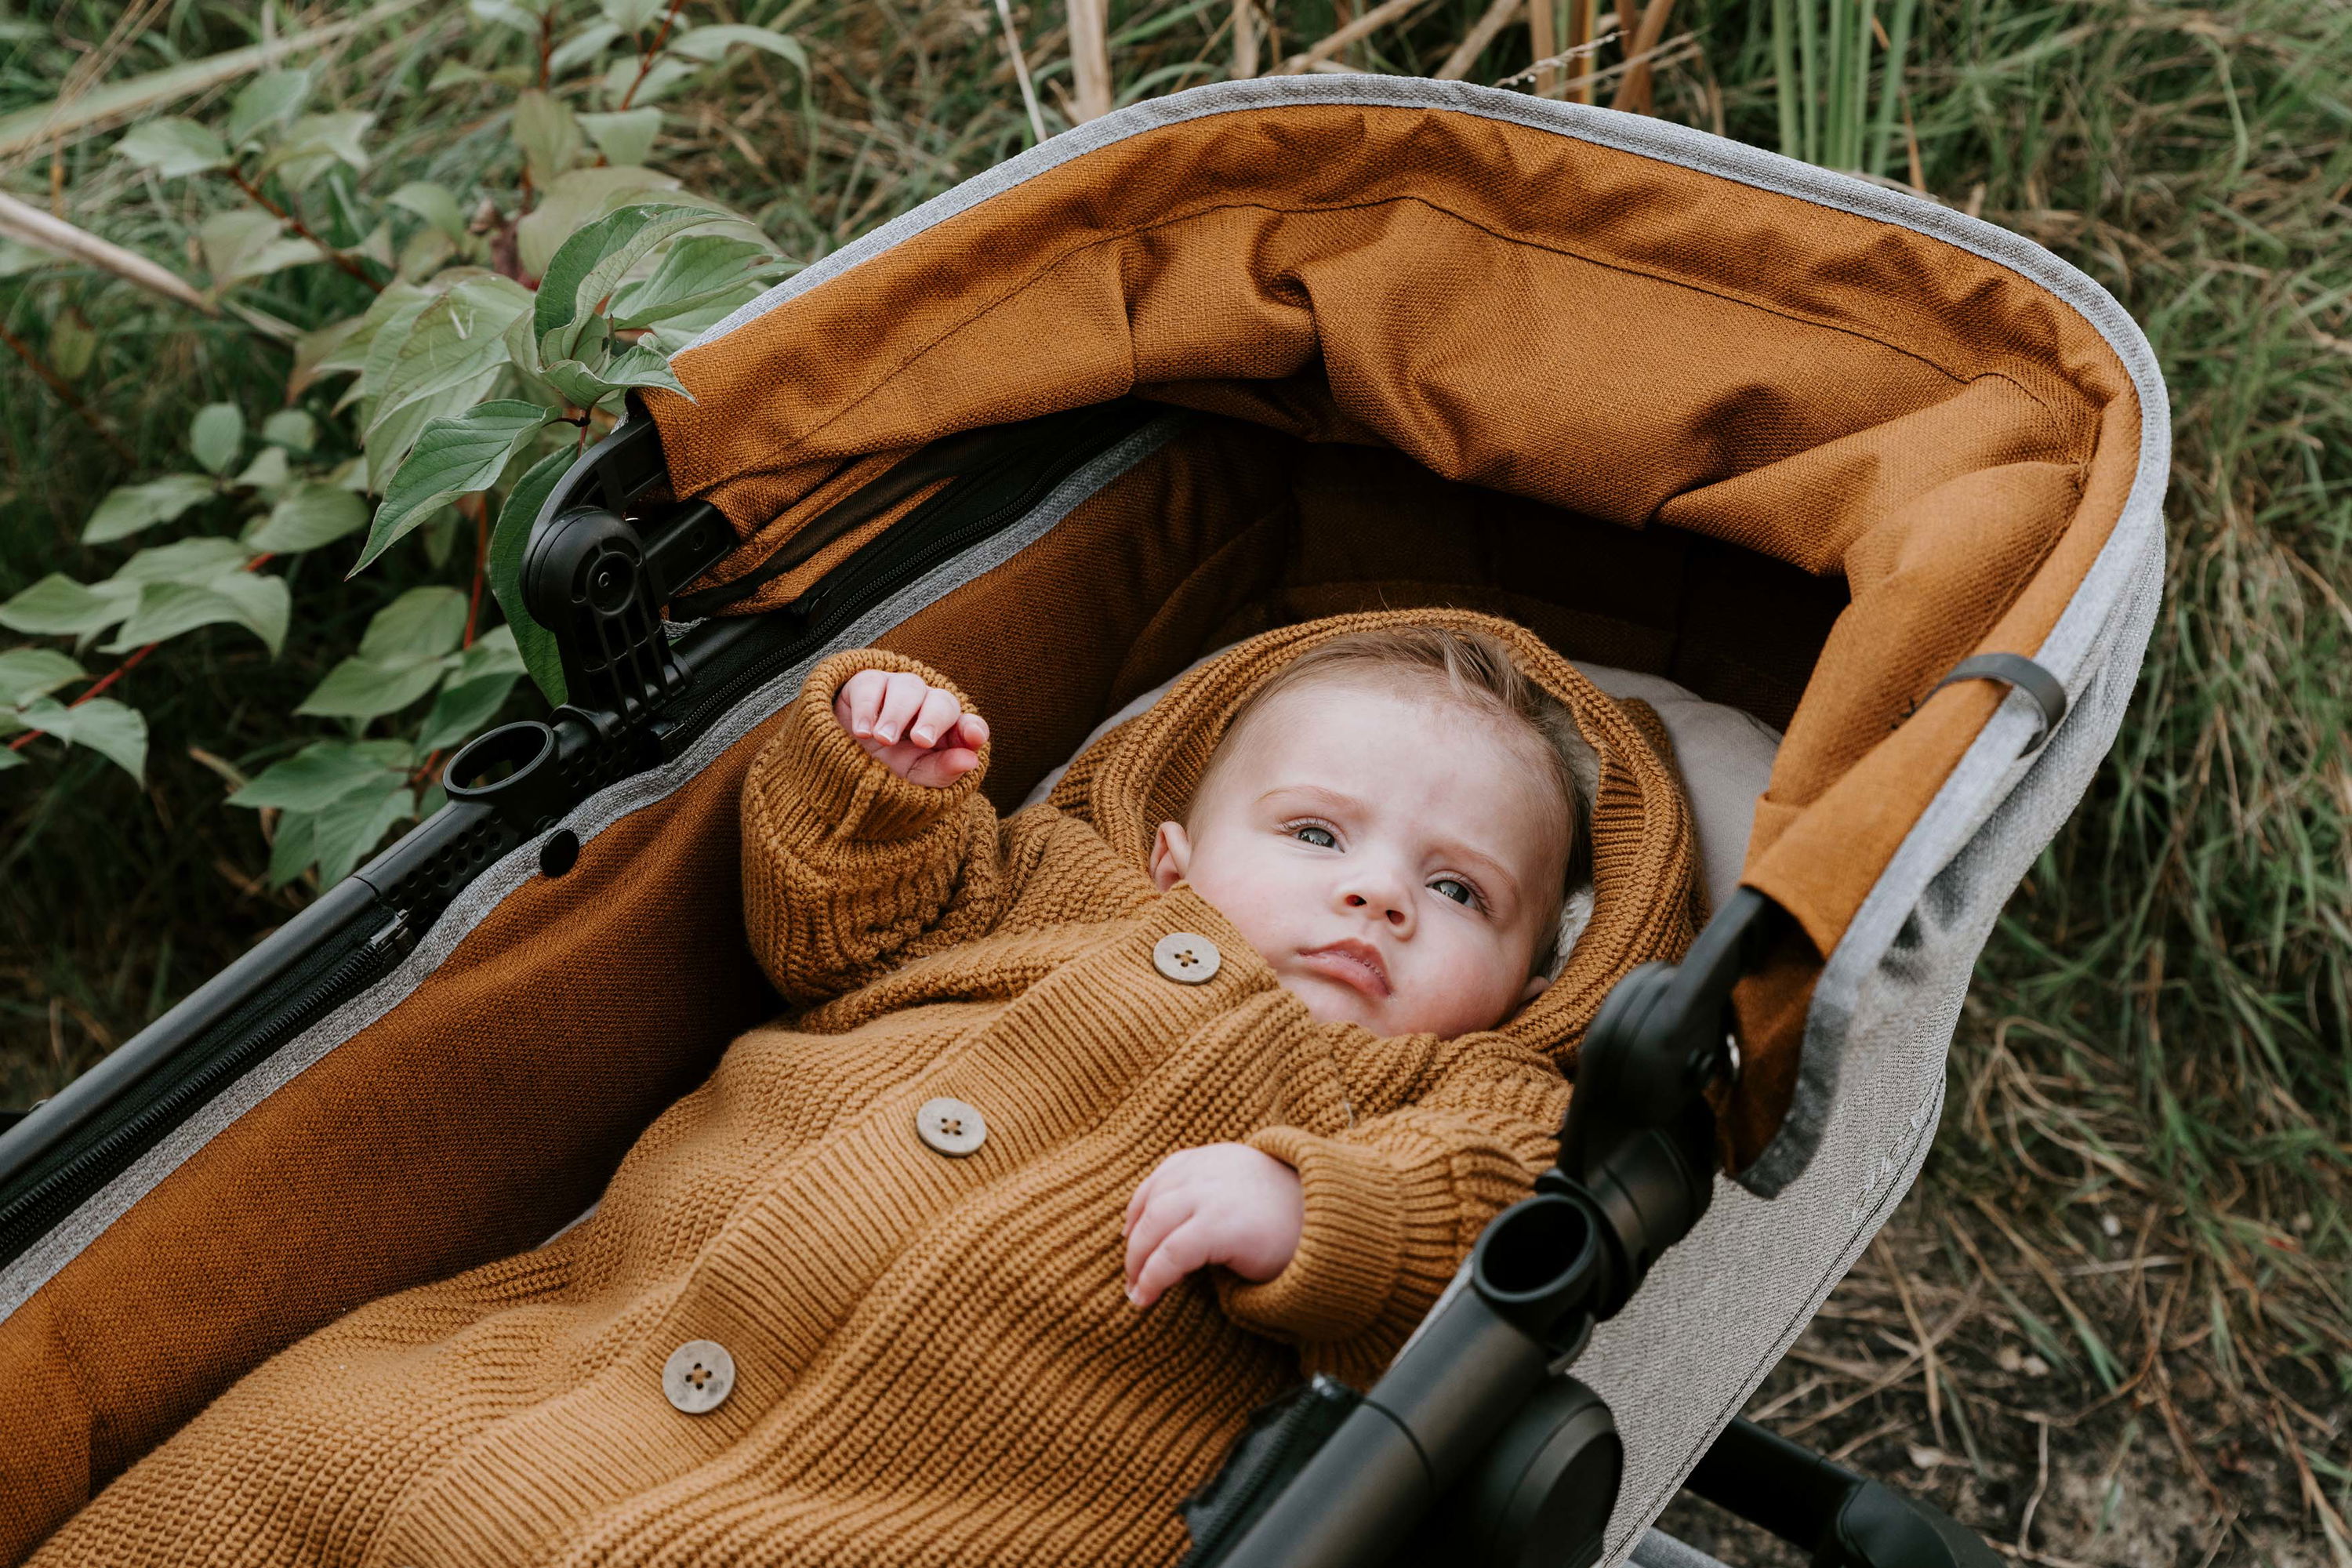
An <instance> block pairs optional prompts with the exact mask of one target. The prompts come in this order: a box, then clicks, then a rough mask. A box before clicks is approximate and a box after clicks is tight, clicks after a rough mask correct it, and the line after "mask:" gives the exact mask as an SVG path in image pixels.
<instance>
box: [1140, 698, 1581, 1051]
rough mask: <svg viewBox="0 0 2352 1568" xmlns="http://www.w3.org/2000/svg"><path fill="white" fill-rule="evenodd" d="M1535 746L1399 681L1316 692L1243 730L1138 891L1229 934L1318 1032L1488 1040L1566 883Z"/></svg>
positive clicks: (1552, 802)
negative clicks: (1196, 909)
mask: <svg viewBox="0 0 2352 1568" xmlns="http://www.w3.org/2000/svg"><path fill="white" fill-rule="evenodd" d="M1537 744H1538V742H1534V741H1533V740H1531V739H1521V738H1519V737H1516V736H1514V735H1513V734H1512V733H1511V732H1510V731H1508V730H1507V729H1506V727H1505V723H1504V721H1501V720H1497V719H1493V718H1489V717H1488V716H1486V715H1484V714H1481V713H1479V712H1476V711H1475V710H1471V709H1467V708H1465V707H1464V706H1462V705H1461V704H1459V703H1457V702H1453V701H1449V700H1445V699H1444V698H1443V697H1442V696H1440V695H1438V694H1436V693H1433V692H1426V691H1423V690H1422V689H1418V688H1415V687H1412V686H1407V687H1404V688H1402V689H1399V690H1394V691H1390V690H1382V689H1377V688H1375V687H1373V686H1371V685H1370V684H1369V683H1368V682H1367V681H1365V680H1363V679H1359V678H1347V679H1339V678H1335V679H1331V680H1328V681H1318V682H1314V683H1311V684H1307V685H1304V686H1299V687H1295V688H1293V689H1289V690H1287V691H1284V692H1282V693H1280V694H1279V695H1277V696H1276V697H1275V698H1273V699H1271V700H1269V701H1268V702H1266V703H1265V705H1264V706H1262V707H1261V708H1259V709H1258V710H1257V711H1256V712H1255V714H1253V715H1252V716H1251V720H1250V723H1249V725H1248V728H1247V730H1246V731H1245V732H1244V734H1243V735H1242V736H1241V737H1240V738H1239V742H1238V744H1237V745H1235V746H1232V747H1229V748H1228V754H1227V755H1225V756H1223V758H1221V759H1220V760H1219V762H1218V763H1217V765H1216V767H1215V768H1214V769H1213V772H1212V773H1211V774H1210V776H1209V778H1208V780H1207V782H1206V783H1205V784H1204V785H1203V787H1202V792H1201V794H1200V795H1199V797H1198V798H1197V799H1196V800H1195V801H1194V802H1193V806H1192V814H1191V818H1192V819H1191V822H1190V825H1189V826H1186V825H1180V824H1177V823H1173V822H1171V823H1163V824H1161V826H1160V837H1159V840H1158V842H1157V843H1156V844H1155V846H1154V847H1153V853H1152V864H1151V870H1152V876H1153V879H1154V880H1155V881H1157V882H1158V883H1159V885H1160V888H1161V889H1162V890H1165V889H1168V888H1170V887H1172V886H1173V885H1174V884H1175V883H1176V882H1177V881H1178V880H1180V879H1181V880H1183V881H1186V882H1189V883H1190V884H1191V885H1192V889H1193V890H1194V891H1196V892H1198V893H1199V894H1200V895H1201V896H1202V898H1204V899H1206V900H1209V902H1211V903H1212V904H1214V905H1215V906H1216V907H1217V909H1218V910H1219V911H1220V912H1221V913H1223V915H1224V917H1225V918H1226V919H1227V920H1229V921H1233V923H1234V926H1236V927H1237V928H1239V930H1240V931H1241V932H1242V934H1243V935H1244V936H1245V937H1247V938H1248V939H1249V942H1250V945H1251V946H1253V947H1255V948H1256V949H1257V951H1258V953H1259V955H1260V956H1262V957H1263V958H1264V959H1265V962H1266V963H1268V964H1269V965H1271V966H1272V967H1273V969H1274V973H1275V974H1276V978H1278V979H1279V980H1280V981H1281V982H1282V984H1283V985H1284V986H1285V987H1286V988H1287V989H1288V990H1289V991H1290V992H1291V993H1292V994H1295V995H1297V997H1298V998H1299V1000H1300V1001H1302V1002H1304V1003H1306V1004H1307V1012H1308V1013H1309V1014H1310V1015H1312V1016H1314V1017H1315V1018H1316V1020H1317V1021H1318V1022H1321V1023H1353V1024H1361V1025H1363V1026H1365V1027H1366V1028H1368V1029H1370V1030H1371V1031H1373V1032H1374V1033H1375V1034H1379V1035H1383V1036H1393V1035H1407V1034H1415V1033H1422V1032H1427V1033H1430V1034H1435V1035H1442V1036H1454V1035H1462V1034H1467V1033H1469V1032H1470V1031H1472V1030H1474V1029H1487V1028H1492V1027H1494V1026H1496V1024H1499V1023H1500V1022H1502V1020H1503V1018H1504V1017H1505V1016H1507V1015H1508V1014H1509V1012H1510V1011H1511V1009H1512V1008H1514V1007H1515V1006H1517V1005H1518V1004H1519V1003H1521V1002H1523V1001H1526V1000H1527V999H1528V998H1529V997H1532V996H1534V995H1535V994H1537V993H1538V992H1539V991H1541V990H1542V989H1543V987H1544V981H1543V979H1542V978H1541V977H1540V976H1537V977H1535V978H1532V979H1531V978H1529V975H1528V968H1529V966H1530V964H1531V963H1532V962H1533V960H1534V956H1535V952H1536V950H1537V946H1538V941H1539V940H1540V939H1541V938H1542V937H1543V936H1544V935H1545V934H1546V933H1545V932H1544V931H1542V930H1541V927H1542V926H1543V925H1544V924H1545V923H1546V922H1547V921H1553V920H1556V919H1557V916H1558V910H1559V903H1558V900H1557V897H1556V889H1558V888H1559V883H1560V880H1561V879H1562V878H1563V877H1564V876H1565V875H1566V856H1567V842H1566V835H1567V827H1566V822H1565V810H1564V807H1563V805H1562V804H1561V802H1560V801H1559V795H1558V793H1557V791H1556V789H1555V788H1554V787H1553V786H1552V784H1551V783H1550V780H1549V776H1548V775H1547V773H1546V772H1545V771H1544V764H1543V761H1542V758H1541V756H1540V754H1539V753H1537V752H1535V751H1534V747H1535V746H1536V745H1537Z"/></svg>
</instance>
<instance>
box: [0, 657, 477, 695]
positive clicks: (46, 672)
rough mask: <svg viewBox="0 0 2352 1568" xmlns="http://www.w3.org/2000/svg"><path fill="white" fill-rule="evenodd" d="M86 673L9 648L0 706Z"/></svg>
mask: <svg viewBox="0 0 2352 1568" xmlns="http://www.w3.org/2000/svg"><path fill="white" fill-rule="evenodd" d="M467 651H469V652H470V651H471V650H470V649H469V650H467ZM518 668H520V662H519V661H518ZM86 673H87V672H86V671H84V670H83V668H82V667H81V666H80V665H79V664H77V663H75V662H74V661H73V660H72V659H70V658H67V657H66V656H65V655H64V654H61V653H58V652H57V651H56V650H54V649H52V648H46V647H12V648H10V649H8V650H7V651H6V652H5V653H0V704H5V705H6V706H7V707H10V708H22V707H23V706H24V705H25V704H26V703H27V702H30V701H31V700H33V699H34V698H36V697H47V695H48V694H49V693H50V692H52V691H55V690H56V689H58V687H60V686H64V685H66V684H68V682H71V681H76V680H80V679H84V677H85V675H86Z"/></svg>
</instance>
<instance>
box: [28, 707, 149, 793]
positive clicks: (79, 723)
mask: <svg viewBox="0 0 2352 1568" xmlns="http://www.w3.org/2000/svg"><path fill="white" fill-rule="evenodd" d="M23 716H24V721H25V725H26V728H27V729H32V730H46V731H48V732H49V733H50V734H52V735H54V736H56V737H57V738H58V740H60V741H63V742H67V743H68V744H69V745H76V746H88V747H89V749H90V750H91V751H93V752H97V753H98V754H99V755H100V756H102V757H104V758H105V759H106V760H107V761H109V762H110V763H114V764H115V765H116V766H117V767H119V768H121V770H122V771H123V772H124V773H129V774H130V775H131V777H132V778H134V779H139V780H142V782H143V781H144V779H145V778H146V776H147V721H146V720H145V719H144V718H143V717H142V716H141V714H140V712H139V710H137V709H135V708H125V707H124V706H123V705H122V704H121V703H120V702H117V701H116V700H114V699H113V698H111V697H95V698H92V699H91V700H89V701H88V702H78V703H76V704H74V705H73V706H72V707H70V708H68V707H64V706H62V705H60V704H58V703H56V702H52V701H50V700H48V699H47V698H46V697H44V698H42V699H41V700H38V701H37V702H33V703H30V704H28V705H27V706H26V708H25V710H24V714H23Z"/></svg>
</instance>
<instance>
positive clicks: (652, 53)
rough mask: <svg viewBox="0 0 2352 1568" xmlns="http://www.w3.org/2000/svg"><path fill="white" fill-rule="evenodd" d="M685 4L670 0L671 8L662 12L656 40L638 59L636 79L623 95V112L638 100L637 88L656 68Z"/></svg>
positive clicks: (678, 0)
mask: <svg viewBox="0 0 2352 1568" xmlns="http://www.w3.org/2000/svg"><path fill="white" fill-rule="evenodd" d="M685 4H686V0H669V9H668V10H667V11H664V12H663V13H662V20H661V26H659V27H657V28H656V29H655V30H654V41H653V42H652V43H650V44H647V45H646V52H645V58H642V59H640V60H638V61H637V74H636V77H635V79H634V80H632V81H631V82H630V83H629V90H628V91H626V92H625V93H623V94H622V95H621V110H622V111H623V112H626V111H627V110H628V107H629V105H631V104H632V103H635V101H636V100H637V89H638V88H640V87H642V86H644V85H645V80H646V73H647V72H649V71H651V70H652V69H653V68H654V61H655V60H656V59H658V58H661V51H662V46H663V45H664V44H666V43H667V42H669V30H670V27H671V26H672V25H673V24H675V23H676V22H677V14H678V11H679V9H680V8H681V7H682V6H684V5H685Z"/></svg>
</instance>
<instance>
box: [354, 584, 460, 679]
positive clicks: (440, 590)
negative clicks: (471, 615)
mask: <svg viewBox="0 0 2352 1568" xmlns="http://www.w3.org/2000/svg"><path fill="white" fill-rule="evenodd" d="M465 636H466V595H463V594H461V593H459V592H457V589H455V588H446V587H431V588H411V589H410V590H409V591H408V592H407V593H405V594H403V595H401V596H400V597H399V598H397V599H394V601H393V602H392V603H391V604H389V605H385V606H384V607H383V609H381V610H378V611H377V612H376V613H375V616H374V617H373V619H371V620H370V621H369V622H368V629H367V632H366V634H365V635H364V636H362V637H361V638H360V657H361V658H372V659H375V660H378V661H379V662H383V663H398V662H400V661H403V660H415V659H428V658H441V657H442V656H443V655H445V654H450V653H455V652H456V651H457V644H458V643H459V642H461V641H462V640H464V638H465Z"/></svg>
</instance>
